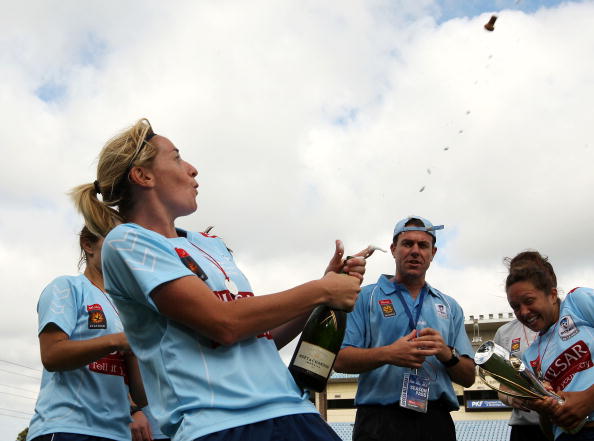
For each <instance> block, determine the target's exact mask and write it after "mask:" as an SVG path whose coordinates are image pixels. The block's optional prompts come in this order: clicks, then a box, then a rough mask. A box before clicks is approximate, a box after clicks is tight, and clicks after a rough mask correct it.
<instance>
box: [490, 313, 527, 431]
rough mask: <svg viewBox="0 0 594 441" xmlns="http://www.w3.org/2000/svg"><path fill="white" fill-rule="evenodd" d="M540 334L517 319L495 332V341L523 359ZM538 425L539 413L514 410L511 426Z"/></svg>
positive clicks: (510, 420) (510, 421)
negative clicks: (525, 352)
mask: <svg viewBox="0 0 594 441" xmlns="http://www.w3.org/2000/svg"><path fill="white" fill-rule="evenodd" d="M537 335H538V333H536V332H534V331H532V330H531V329H529V328H527V327H526V326H524V325H523V324H522V323H521V322H520V321H519V320H517V319H515V320H512V321H511V322H509V323H506V324H505V325H503V326H501V327H499V329H497V332H495V338H494V339H493V341H495V343H497V344H498V345H499V346H502V347H503V348H505V349H507V350H508V351H509V352H510V353H511V354H512V355H515V356H516V357H521V356H522V354H523V353H524V351H525V350H526V349H527V348H528V346H530V344H531V343H532V342H533V341H534V340H535V339H536V337H537ZM528 424H531V425H537V424H538V413H537V412H535V411H533V410H529V411H526V410H522V409H515V408H514V409H513V410H512V414H511V418H510V419H509V425H510V426H515V425H528Z"/></svg>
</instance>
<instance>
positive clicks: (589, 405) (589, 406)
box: [551, 390, 594, 430]
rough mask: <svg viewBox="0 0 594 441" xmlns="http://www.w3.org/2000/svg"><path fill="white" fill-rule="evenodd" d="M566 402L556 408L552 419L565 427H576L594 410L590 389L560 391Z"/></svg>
mask: <svg viewBox="0 0 594 441" xmlns="http://www.w3.org/2000/svg"><path fill="white" fill-rule="evenodd" d="M558 394H559V396H560V397H561V398H563V401H564V403H563V404H562V405H560V406H558V407H557V408H555V410H554V412H553V414H552V415H551V419H552V421H553V423H555V424H557V425H559V426H561V427H563V428H565V429H570V430H571V429H574V428H576V427H577V426H579V424H581V423H582V422H583V421H584V419H585V418H586V417H587V416H588V415H589V414H590V413H591V412H592V411H593V410H594V403H593V402H592V393H591V392H590V391H589V390H585V391H581V392H563V391H560V392H558Z"/></svg>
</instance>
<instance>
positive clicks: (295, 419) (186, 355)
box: [73, 119, 365, 441]
mask: <svg viewBox="0 0 594 441" xmlns="http://www.w3.org/2000/svg"><path fill="white" fill-rule="evenodd" d="M197 174H198V171H197V170H196V169H195V168H194V167H193V166H192V165H190V164H189V163H187V162H186V161H184V160H183V159H182V158H181V156H180V152H179V150H178V149H177V148H176V147H175V145H174V144H173V143H172V142H171V141H170V140H169V139H168V138H166V137H164V136H162V135H158V134H155V133H154V132H153V129H152V127H151V126H150V124H149V122H148V121H147V120H146V119H142V120H140V121H138V122H137V123H136V124H135V125H134V126H133V127H131V128H130V129H127V130H125V131H123V132H122V133H120V134H119V135H118V136H116V137H114V138H113V139H111V140H110V141H109V142H108V143H107V144H106V145H105V147H104V148H103V150H102V151H101V153H100V156H99V163H98V167H97V180H96V181H95V182H94V183H92V184H85V185H81V186H79V187H78V188H76V189H75V190H74V191H73V197H74V201H75V204H76V206H77V207H78V209H79V210H80V211H81V213H82V214H83V216H84V218H85V221H86V223H87V225H88V226H89V228H90V229H91V230H93V231H96V232H97V233H99V234H105V235H107V236H106V239H105V244H104V247H103V269H104V272H105V280H106V289H107V291H108V292H109V294H110V295H111V297H112V299H113V300H114V302H115V303H116V305H117V306H118V309H119V311H120V315H121V318H122V322H123V324H124V328H125V330H126V335H127V336H128V339H129V341H130V344H131V346H132V348H133V350H134V353H135V354H136V356H137V357H138V359H139V361H140V367H141V371H142V374H143V379H144V382H145V386H146V390H147V394H148V398H149V402H150V403H151V409H152V410H153V411H154V412H153V413H154V415H155V417H156V418H157V420H158V422H159V424H160V427H161V430H162V431H163V433H165V434H166V435H168V436H170V437H171V438H172V439H173V440H174V441H194V440H200V441H206V440H208V441H214V440H242V441H244V440H248V441H249V440H258V441H266V440H277V439H279V440H280V439H283V440H287V441H291V440H293V441H297V440H308V441H317V440H320V441H321V440H334V441H338V440H339V439H340V438H339V437H338V436H337V435H336V434H334V433H333V432H332V430H331V429H330V428H329V426H328V425H327V424H326V423H325V422H324V421H323V420H322V419H321V418H320V416H319V414H318V413H317V411H316V409H315V407H314V406H313V405H312V403H311V402H310V401H309V399H308V395H307V393H303V391H301V390H300V389H299V388H298V387H297V385H296V384H295V382H294V380H293V378H292V377H291V375H290V373H289V371H288V370H287V368H286V366H285V365H284V364H283V362H282V360H281V358H280V356H279V354H278V349H279V348H282V347H283V346H284V345H286V344H287V343H289V342H290V341H291V340H292V339H293V338H294V337H295V336H297V335H298V333H299V332H300V331H301V329H302V328H303V325H304V323H305V320H306V318H307V316H308V315H309V313H310V311H311V310H312V309H313V308H314V307H315V306H317V305H321V304H327V305H329V306H331V307H333V308H337V309H342V310H346V311H350V310H351V309H352V308H353V305H354V302H355V300H356V297H357V293H358V292H359V289H360V288H359V285H360V283H361V280H362V274H363V272H364V265H365V263H364V259H363V258H362V257H355V258H352V259H349V260H348V261H347V262H345V261H343V259H342V254H343V250H342V245H341V244H340V243H339V242H338V241H337V250H336V252H335V255H334V257H333V259H332V260H331V262H330V265H329V266H328V268H327V272H326V275H325V276H324V277H323V278H321V279H319V280H313V281H310V282H307V283H305V284H303V285H300V286H297V287H295V288H291V289H288V290H286V291H282V292H279V293H275V294H270V295H262V296H254V294H253V292H252V289H251V287H250V284H249V282H248V280H247V278H246V277H245V276H244V274H243V273H242V272H241V271H240V270H239V268H238V267H237V266H236V265H235V262H234V260H233V256H232V255H231V254H230V252H229V250H228V248H227V246H226V245H225V244H224V242H223V241H222V240H221V239H220V238H218V237H217V236H212V235H209V234H206V233H195V232H191V231H185V230H182V229H180V228H177V227H176V226H175V221H176V219H177V218H179V217H181V216H187V215H189V214H192V213H193V212H195V211H196V209H197V203H196V196H197V194H198V183H197V182H196V176H197ZM343 271H344V272H346V273H347V274H338V273H340V272H343Z"/></svg>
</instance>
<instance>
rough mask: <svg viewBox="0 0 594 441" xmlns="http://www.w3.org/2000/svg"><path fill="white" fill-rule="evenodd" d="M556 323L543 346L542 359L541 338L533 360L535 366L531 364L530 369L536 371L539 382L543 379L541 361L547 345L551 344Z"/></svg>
mask: <svg viewBox="0 0 594 441" xmlns="http://www.w3.org/2000/svg"><path fill="white" fill-rule="evenodd" d="M557 323H559V322H558V321H557V322H555V326H553V330H552V331H551V334H550V335H549V338H548V339H547V344H546V345H545V348H544V351H543V353H542V357H541V356H540V341H541V338H539V339H538V357H537V358H536V360H534V361H535V362H536V363H534V364H535V365H534V364H533V366H532V367H534V368H535V370H536V376H537V377H538V378H540V379H541V380H542V379H544V376H543V374H542V359H543V358H544V356H545V355H546V353H547V349H548V348H549V343H550V342H551V338H552V337H553V335H554V334H555V329H557Z"/></svg>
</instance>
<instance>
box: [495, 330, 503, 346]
mask: <svg viewBox="0 0 594 441" xmlns="http://www.w3.org/2000/svg"><path fill="white" fill-rule="evenodd" d="M501 328H502V326H500V327H499V328H497V331H495V337H493V341H494V342H495V344H498V345H499V346H503V338H502V337H501Z"/></svg>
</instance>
